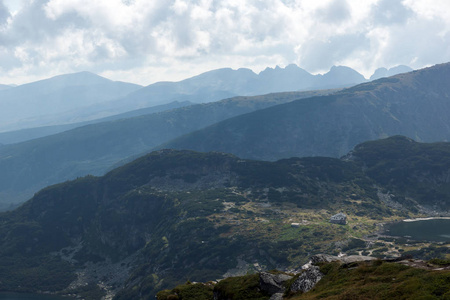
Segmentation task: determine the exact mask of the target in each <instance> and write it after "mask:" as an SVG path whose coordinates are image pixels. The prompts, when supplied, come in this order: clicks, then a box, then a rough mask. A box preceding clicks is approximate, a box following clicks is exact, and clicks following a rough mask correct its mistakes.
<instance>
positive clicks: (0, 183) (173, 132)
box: [0, 90, 331, 206]
mask: <svg viewBox="0 0 450 300" xmlns="http://www.w3.org/2000/svg"><path fill="white" fill-rule="evenodd" d="M330 92H331V91H328V90H324V91H312V92H295V93H294V92H292V93H278V94H269V95H266V96H254V97H236V98H231V99H226V100H222V101H218V102H212V103H206V104H198V105H191V106H187V107H182V108H178V109H173V110H171V109H169V110H167V111H164V112H159V113H151V114H147V115H142V116H137V117H131V118H127V119H119V120H113V121H108V122H102V123H97V124H91V125H87V126H82V127H79V128H75V129H72V130H69V131H66V132H62V133H59V134H55V135H51V136H47V137H42V138H39V139H34V140H30V141H26V142H22V143H18V144H11V145H5V146H3V147H0V199H1V200H2V201H5V202H3V203H2V204H3V205H6V206H8V205H9V204H10V203H17V202H21V201H24V200H26V199H28V197H30V196H31V195H32V194H33V193H35V192H37V191H38V190H39V189H41V188H43V187H45V186H47V185H50V184H54V183H58V182H62V181H65V180H68V179H73V178H76V177H78V176H84V175H87V174H95V175H100V174H103V172H105V171H106V170H108V169H109V168H111V167H112V166H113V165H114V164H116V163H118V162H120V161H121V160H123V159H126V158H128V157H130V156H136V155H138V154H142V153H143V152H147V151H150V150H151V149H152V148H153V147H156V146H158V145H159V144H161V143H164V142H167V141H169V140H170V139H173V138H176V137H179V136H181V135H183V134H186V133H189V132H192V131H194V130H198V129H200V128H204V127H206V126H208V125H211V124H214V123H216V122H219V121H221V120H224V119H227V118H230V117H234V116H236V115H240V114H244V113H248V112H251V111H254V110H257V109H262V108H265V107H268V106H273V105H277V104H280V103H286V102H289V101H293V100H296V99H299V98H305V97H310V96H313V95H320V94H328V93H330Z"/></svg>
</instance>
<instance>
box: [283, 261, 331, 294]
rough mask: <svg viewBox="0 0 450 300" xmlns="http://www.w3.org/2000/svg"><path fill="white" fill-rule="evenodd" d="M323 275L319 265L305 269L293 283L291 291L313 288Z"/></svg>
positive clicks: (303, 290)
mask: <svg viewBox="0 0 450 300" xmlns="http://www.w3.org/2000/svg"><path fill="white" fill-rule="evenodd" d="M322 277H323V274H322V272H320V269H319V267H317V266H311V267H310V268H309V269H307V270H305V271H304V272H303V273H301V274H300V276H299V277H298V278H297V279H296V280H295V281H294V283H292V285H291V292H294V293H296V292H302V293H305V292H307V291H309V290H310V289H312V288H313V287H314V286H315V285H316V284H317V283H318V282H319V281H320V280H321V279H322Z"/></svg>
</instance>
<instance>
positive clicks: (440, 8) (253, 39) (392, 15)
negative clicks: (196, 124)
mask: <svg viewBox="0 0 450 300" xmlns="http://www.w3.org/2000/svg"><path fill="white" fill-rule="evenodd" d="M449 38H450V2H449V1H447V0H403V1H401V0H363V1H361V0H323V1H317V0H267V1H259V0H229V1H219V0H172V1H165V0H164V1H163V0H153V1H145V0H96V1H92V0H90V1H89V0H21V1H15V2H14V1H10V0H4V1H3V2H1V1H0V71H1V74H2V75H0V83H13V82H16V83H21V82H24V81H29V80H35V79H38V78H42V77H49V76H52V75H56V74H60V73H66V72H75V71H81V70H89V71H92V72H96V73H99V74H104V75H108V76H109V77H110V78H112V79H118V80H129V81H135V82H138V83H141V84H149V83H151V82H154V81H158V80H179V79H182V78H184V77H187V76H192V75H195V74H198V73H201V72H203V71H207V70H209V69H213V68H219V67H233V68H237V67H249V68H252V69H254V70H255V71H259V70H261V69H264V68H265V67H266V66H272V67H273V66H275V65H277V64H278V65H281V66H285V65H288V64H290V63H297V64H299V65H300V66H301V67H304V68H306V69H307V70H308V71H311V72H323V71H326V70H328V69H329V68H330V67H331V66H332V65H339V64H341V65H342V64H343V65H348V66H350V67H353V68H355V69H357V70H358V71H360V72H363V73H364V74H365V75H366V76H370V73H371V72H373V70H374V69H376V68H378V67H380V66H385V67H392V66H394V65H397V64H408V65H410V66H412V67H415V68H419V67H422V66H425V65H429V64H434V63H439V62H445V61H448V60H450V50H449V46H447V45H450V40H449Z"/></svg>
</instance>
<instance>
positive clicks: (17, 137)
mask: <svg viewBox="0 0 450 300" xmlns="http://www.w3.org/2000/svg"><path fill="white" fill-rule="evenodd" d="M192 104H193V103H191V102H189V101H184V102H178V101H174V102H171V103H168V104H162V105H156V106H152V107H148V108H141V109H137V110H132V111H128V112H125V113H121V114H118V115H112V116H109V117H105V118H100V119H94V120H90V121H84V122H78V123H70V124H63V125H54V126H42V127H32V128H26V129H20V130H15V131H7V132H0V144H4V145H6V144H15V143H20V142H24V141H28V140H33V139H37V138H40V137H44V136H49V135H53V134H57V133H60V132H64V131H67V130H70V129H74V128H77V127H82V126H86V125H90V124H95V123H102V122H108V121H114V120H120V119H128V118H132V117H137V116H142V115H148V114H152V113H157V112H161V111H165V110H170V109H174V108H179V107H183V106H188V105H192Z"/></svg>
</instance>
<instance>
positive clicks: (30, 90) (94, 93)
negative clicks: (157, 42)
mask: <svg viewBox="0 0 450 300" xmlns="http://www.w3.org/2000/svg"><path fill="white" fill-rule="evenodd" d="M139 88H141V86H139V85H136V84H131V83H124V82H115V81H111V80H109V79H106V78H103V77H100V76H98V75H95V74H92V73H89V72H81V73H75V74H67V75H60V76H56V77H53V78H50V79H45V80H41V81H37V82H32V83H28V84H24V85H20V86H17V87H14V88H8V89H5V90H0V131H7V130H15V129H21V128H29V127H37V126H43V125H53V124H67V123H74V122H77V121H84V120H85V119H95V118H99V117H103V116H106V115H104V114H107V111H108V110H107V107H104V110H105V112H101V111H94V110H89V109H88V108H87V107H89V106H91V105H93V104H97V105H104V104H105V103H106V102H108V101H110V100H112V99H115V98H118V97H121V96H125V95H127V94H129V93H131V92H133V91H135V90H137V89H139ZM80 110H84V111H83V112H81V111H80Z"/></svg>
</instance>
